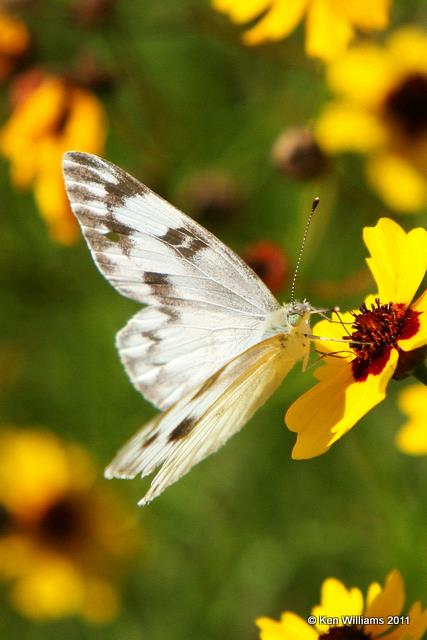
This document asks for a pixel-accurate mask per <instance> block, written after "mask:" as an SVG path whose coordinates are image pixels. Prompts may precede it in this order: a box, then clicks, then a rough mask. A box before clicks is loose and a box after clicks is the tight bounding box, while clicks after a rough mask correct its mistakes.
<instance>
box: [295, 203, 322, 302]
mask: <svg viewBox="0 0 427 640" xmlns="http://www.w3.org/2000/svg"><path fill="white" fill-rule="evenodd" d="M319 201H320V198H319V197H318V196H316V197H315V198H314V200H313V203H312V205H311V211H310V215H309V216H308V219H307V222H306V223H305V229H304V233H303V236H302V241H301V247H300V250H299V254H298V259H297V264H296V266H295V271H294V277H293V278H292V286H291V302H294V300H295V283H296V281H297V275H298V271H299V268H300V265H301V260H302V256H303V253H304V247H305V241H306V240H307V235H308V230H309V228H310V225H311V221H312V219H313V216H314V212H315V211H316V209H317V205H318V204H319Z"/></svg>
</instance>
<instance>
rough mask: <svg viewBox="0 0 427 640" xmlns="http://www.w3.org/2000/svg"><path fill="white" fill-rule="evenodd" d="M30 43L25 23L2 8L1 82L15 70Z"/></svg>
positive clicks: (0, 21) (0, 28) (0, 35)
mask: <svg viewBox="0 0 427 640" xmlns="http://www.w3.org/2000/svg"><path fill="white" fill-rule="evenodd" d="M29 45H30V35H29V33H28V29H27V27H26V26H25V24H24V23H23V22H21V20H18V18H14V17H13V16H11V15H9V14H8V13H6V12H4V11H2V10H0V82H1V81H2V80H4V78H6V77H7V76H8V75H9V74H10V73H11V71H13V70H14V68H15V66H16V64H17V62H18V61H19V60H20V58H21V57H22V56H23V55H24V54H25V53H26V51H27V50H28V47H29Z"/></svg>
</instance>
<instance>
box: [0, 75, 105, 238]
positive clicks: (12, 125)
mask: <svg viewBox="0 0 427 640" xmlns="http://www.w3.org/2000/svg"><path fill="white" fill-rule="evenodd" d="M105 127H106V121H105V114H104V109H103V107H102V104H101V103H100V102H99V100H98V99H97V98H96V97H95V96H94V95H92V94H91V93H89V92H88V91H86V90H83V89H80V88H79V87H76V86H74V85H73V84H71V83H70V82H67V81H66V80H64V79H63V78H60V77H56V76H45V77H43V78H42V80H41V82H40V83H39V84H38V86H37V87H36V88H34V90H33V91H32V92H30V93H29V95H26V96H24V98H23V99H22V101H21V102H19V103H18V105H17V106H16V108H15V110H14V111H13V113H12V115H11V116H10V118H9V120H8V122H6V124H5V125H4V127H3V129H2V130H1V131H0V151H1V152H2V153H3V155H5V156H6V158H8V159H9V161H10V164H11V178H12V182H13V183H14V184H15V186H17V187H18V188H22V189H25V188H32V189H33V190H34V194H35V198H36V202H37V205H38V207H39V209H40V212H41V214H42V216H43V217H44V219H45V220H46V222H47V223H48V225H49V228H50V233H51V236H52V238H53V239H54V240H56V241H58V242H61V243H65V244H68V243H71V242H73V241H74V240H75V239H76V238H77V237H78V231H77V224H76V221H75V218H74V216H73V215H72V213H71V210H70V207H69V203H68V199H67V197H66V194H65V189H64V184H63V178H62V173H61V159H62V155H63V153H64V152H65V151H68V150H70V149H77V150H81V151H87V152H89V153H102V150H103V145H104V139H105Z"/></svg>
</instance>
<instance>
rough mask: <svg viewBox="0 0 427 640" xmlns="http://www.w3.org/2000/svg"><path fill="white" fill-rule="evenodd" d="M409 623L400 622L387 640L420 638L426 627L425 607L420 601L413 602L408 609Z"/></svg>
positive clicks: (413, 639) (419, 639) (418, 639)
mask: <svg viewBox="0 0 427 640" xmlns="http://www.w3.org/2000/svg"><path fill="white" fill-rule="evenodd" d="M408 618H409V624H402V625H400V626H399V627H397V629H394V630H393V631H392V632H391V633H388V634H387V636H386V638H387V640H421V638H422V637H423V636H424V633H425V631H426V629H427V609H424V610H423V608H422V606H421V602H415V603H414V604H413V605H412V607H411V608H410V609H409V611H408Z"/></svg>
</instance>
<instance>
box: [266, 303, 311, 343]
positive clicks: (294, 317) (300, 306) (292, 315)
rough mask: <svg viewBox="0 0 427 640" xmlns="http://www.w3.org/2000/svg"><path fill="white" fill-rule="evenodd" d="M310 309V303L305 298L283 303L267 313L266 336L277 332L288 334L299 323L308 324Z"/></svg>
mask: <svg viewBox="0 0 427 640" xmlns="http://www.w3.org/2000/svg"><path fill="white" fill-rule="evenodd" d="M312 310H313V308H312V306H311V304H310V303H309V302H307V301H306V300H303V301H302V302H297V301H295V302H288V303H285V304H283V305H282V306H281V307H280V308H279V309H276V310H275V311H272V312H271V313H269V314H268V316H267V318H266V325H265V333H266V334H267V335H268V336H272V335H276V334H278V333H284V334H289V333H291V332H292V331H293V330H294V329H295V327H297V326H298V325H300V324H301V323H304V324H307V325H308V321H309V317H310V313H311V312H312ZM308 326H309V325H308Z"/></svg>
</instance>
